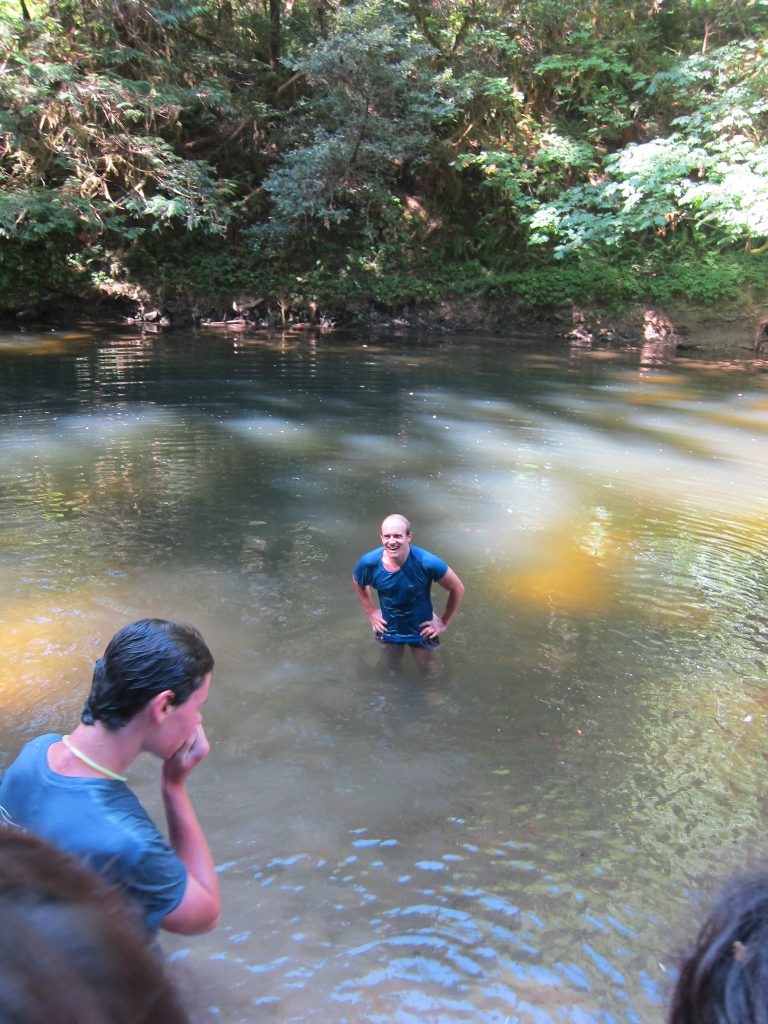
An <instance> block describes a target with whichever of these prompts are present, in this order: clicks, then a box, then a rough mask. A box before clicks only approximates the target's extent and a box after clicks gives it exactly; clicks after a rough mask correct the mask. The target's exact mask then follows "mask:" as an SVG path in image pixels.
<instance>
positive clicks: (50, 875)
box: [0, 827, 189, 1024]
mask: <svg viewBox="0 0 768 1024" xmlns="http://www.w3.org/2000/svg"><path fill="white" fill-rule="evenodd" d="M0 920H2V928H1V929H0V1020H2V1021H4V1022H8V1024H11V1022H13V1024H22V1022H23V1024H51V1022H53V1021H55V1022H56V1024H126V1022H127V1021H131V1022H132V1024H188V1021H189V1017H188V1014H187V1012H186V1010H185V1008H184V1007H183V1005H182V1002H181V1000H180V997H179V995H178V992H177V990H176V988H175V987H174V985H173V984H172V983H171V981H170V979H169V978H168V977H167V975H166V972H165V967H164V964H163V961H162V959H161V957H160V955H159V953H158V951H157V949H156V947H154V946H153V945H152V943H151V941H150V937H149V936H148V935H147V932H146V930H145V928H144V927H143V923H142V922H141V920H140V918H139V916H138V914H137V912H136V910H135V908H134V907H133V905H131V904H129V903H128V902H127V901H126V899H125V898H124V897H123V895H122V894H121V893H120V892H119V891H118V890H117V889H115V888H114V887H113V886H111V885H109V884H108V883H107V882H106V881H105V880H104V879H103V878H100V877H99V876H98V875H95V874H93V873H92V872H91V871H89V870H88V869H87V868H85V867H84V866H83V865H82V864H80V863H79V862H78V861H76V860H74V859H73V858H72V857H70V856H69V855H67V854H65V853H62V852H61V851H60V850H58V849H56V848H55V847H53V846H50V845H49V844H48V843H45V842H43V841H42V840H39V839H37V838H34V837H33V836H30V835H27V834H25V833H23V832H20V831H18V830H16V829H13V828H10V827H0Z"/></svg>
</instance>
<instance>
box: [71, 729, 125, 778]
mask: <svg viewBox="0 0 768 1024" xmlns="http://www.w3.org/2000/svg"><path fill="white" fill-rule="evenodd" d="M61 742H62V743H63V744H64V746H65V747H66V748H67V750H68V751H69V752H70V754H74V755H75V757H79V758H80V760H81V761H82V762H83V764H87V765H88V767H89V768H93V770H94V771H95V772H101V774H102V775H106V776H107V778H108V779H114V780H115V781H116V782H127V781H128V779H127V778H126V776H125V775H118V774H117V772H113V771H112V769H111V768H104V767H103V766H102V765H100V764H97V763H96V761H92V760H91V758H90V757H88V755H87V754H84V753H83V752H82V750H78V749H77V747H75V746H73V745H72V744H71V743H70V742H69V736H62V737H61Z"/></svg>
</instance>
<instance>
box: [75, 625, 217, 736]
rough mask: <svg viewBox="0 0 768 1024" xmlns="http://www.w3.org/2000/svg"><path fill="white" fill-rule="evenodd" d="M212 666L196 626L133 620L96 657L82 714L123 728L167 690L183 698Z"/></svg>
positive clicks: (86, 719)
mask: <svg viewBox="0 0 768 1024" xmlns="http://www.w3.org/2000/svg"><path fill="white" fill-rule="evenodd" d="M212 669H213V655H212V654H211V652H210V651H209V650H208V647H207V645H206V643H205V641H204V640H203V638H202V636H201V635H200V633H199V632H198V630H196V629H195V628H194V627H193V626H183V625H178V624H177V623H175V622H167V621H166V620H165V619H140V620H139V621H138V622H132V623H131V624H130V625H128V626H123V628H122V629H121V630H119V631H118V632H117V633H115V635H114V636H113V637H112V639H111V640H110V641H109V644H108V646H107V649H106V651H105V652H104V656H103V657H101V658H99V660H98V661H97V662H96V665H95V667H94V670H93V682H92V683H91V692H90V694H89V695H88V699H87V700H86V702H85V706H84V707H83V713H82V720H83V722H84V723H85V724H86V725H93V723H94V722H97V721H98V722H103V723H104V724H105V725H106V726H108V727H109V728H110V729H119V728H121V726H123V725H125V724H126V722H129V721H130V720H131V719H132V718H133V716H134V715H135V714H137V713H138V712H139V711H141V709H142V708H143V707H145V706H146V705H147V704H148V703H149V702H150V701H151V700H152V698H153V697H155V696H156V695H157V694H158V693H162V692H163V691H164V690H173V694H174V696H173V701H172V703H173V704H183V703H184V702H185V701H186V700H188V699H189V698H190V696H191V695H192V694H193V693H194V691H195V690H197V689H198V687H199V686H201V685H202V682H203V680H204V679H205V677H206V676H207V675H208V673H209V672H210V671H211V670H212Z"/></svg>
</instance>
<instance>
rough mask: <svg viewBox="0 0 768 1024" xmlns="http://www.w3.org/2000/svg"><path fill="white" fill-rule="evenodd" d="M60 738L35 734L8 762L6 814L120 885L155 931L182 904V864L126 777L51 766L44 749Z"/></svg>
mask: <svg viewBox="0 0 768 1024" xmlns="http://www.w3.org/2000/svg"><path fill="white" fill-rule="evenodd" d="M60 739H61V736H59V735H56V734H53V733H48V734H46V735H45V736H38V737H37V739H34V740H31V742H29V743H27V744H26V746H25V747H24V748H23V749H22V750H21V753H20V754H19V756H18V757H17V758H16V760H15V761H14V762H13V764H12V765H11V766H10V767H9V768H8V770H7V771H6V773H5V775H4V776H3V779H2V782H0V808H2V811H3V812H4V817H6V818H7V819H10V823H12V824H14V825H18V826H20V827H21V828H23V829H24V830H25V831H27V832H31V833H32V834H33V835H36V836H39V837H40V838H41V839H45V840H47V841H48V842H50V843H52V844H53V845H54V846H57V847H58V848H59V849H60V850H64V851H65V852H66V853H70V854H72V855H73V856H75V857H77V858H79V859H80V860H81V861H83V863H85V864H86V865H87V866H88V867H90V868H92V869H93V870H94V871H96V873H97V874H100V875H102V876H104V877H105V878H107V879H108V880H109V881H110V882H112V883H113V884H114V885H116V886H118V888H120V889H122V890H123V891H124V892H125V894H126V896H128V897H129V898H130V899H131V900H133V901H134V902H136V903H137V904H138V905H139V908H140V909H141V911H142V912H143V914H144V918H145V920H146V922H147V925H148V927H149V929H150V930H151V931H156V930H157V929H158V928H159V927H160V922H161V921H162V919H163V918H164V917H165V915H166V914H169V913H170V912H171V911H172V910H175V909H176V907H177V906H178V905H179V904H180V903H181V901H182V899H183V897H184V891H185V889H186V886H187V869H186V868H185V866H184V864H183V863H182V862H181V860H180V859H179V857H178V856H177V855H176V853H175V852H174V850H173V849H172V848H171V846H170V845H169V844H168V843H167V842H166V840H165V839H164V838H163V837H162V836H161V834H160V833H159V832H158V830H157V827H156V826H155V824H154V822H153V821H152V819H151V818H150V817H149V815H148V814H147V812H146V811H145V810H144V808H143V807H142V806H141V804H140V803H139V801H138V798H137V797H136V796H135V795H134V793H132V792H131V790H130V789H129V788H128V786H126V784H125V783H124V782H118V781H116V780H114V779H84V778H74V777H72V776H69V775H60V774H59V773H58V772H54V771H52V770H51V768H50V767H49V765H48V748H49V747H50V746H51V745H52V744H53V743H56V742H57V741H58V740H60Z"/></svg>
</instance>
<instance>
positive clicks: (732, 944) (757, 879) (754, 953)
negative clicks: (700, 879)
mask: <svg viewBox="0 0 768 1024" xmlns="http://www.w3.org/2000/svg"><path fill="white" fill-rule="evenodd" d="M669 1024H768V874H766V873H760V874H755V875H749V876H741V877H738V878H734V879H732V880H731V881H730V882H728V883H727V884H726V886H725V887H724V888H723V890H722V892H721V893H720V895H719V896H718V898H717V900H716V902H715V904H714V906H713V908H712V911H711V912H710V914H709V917H708V918H707V920H706V921H705V922H704V924H703V926H702V928H701V930H700V932H699V934H698V936H697V938H696V942H695V945H694V947H693V949H692V950H691V951H690V952H689V953H688V955H687V956H686V957H685V959H684V960H683V963H682V966H681V970H680V974H679V977H678V979H677V983H676V986H675V991H674V993H673V997H672V1003H671V1008H670V1015H669Z"/></svg>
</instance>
